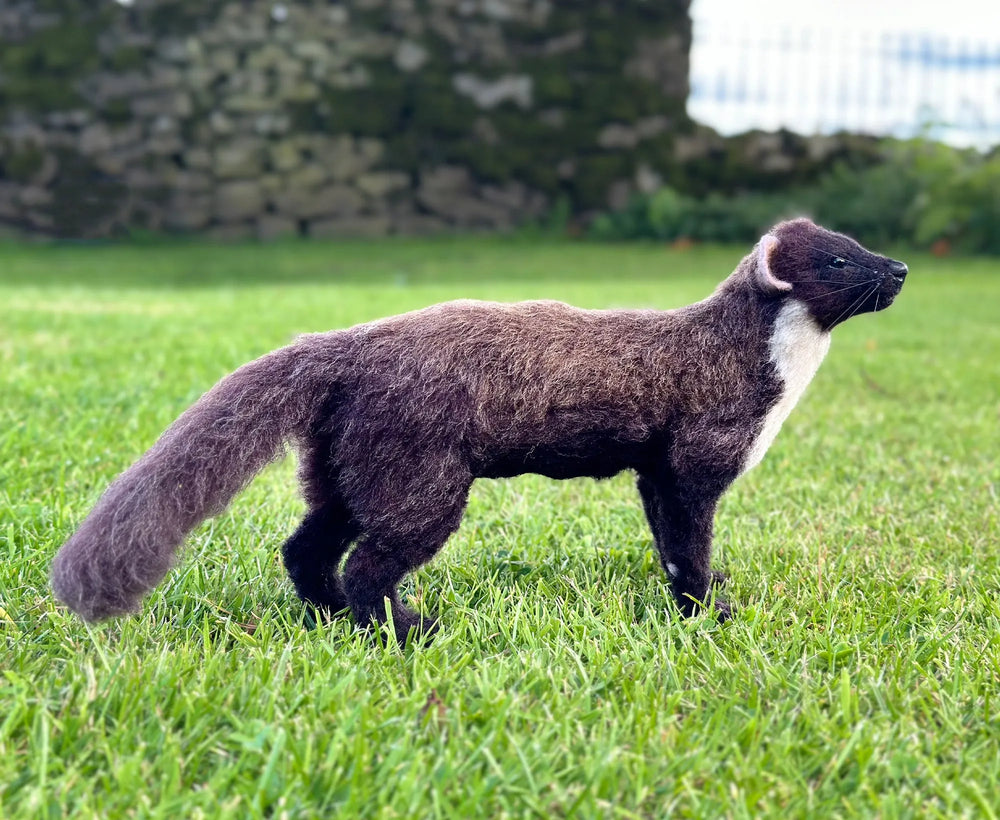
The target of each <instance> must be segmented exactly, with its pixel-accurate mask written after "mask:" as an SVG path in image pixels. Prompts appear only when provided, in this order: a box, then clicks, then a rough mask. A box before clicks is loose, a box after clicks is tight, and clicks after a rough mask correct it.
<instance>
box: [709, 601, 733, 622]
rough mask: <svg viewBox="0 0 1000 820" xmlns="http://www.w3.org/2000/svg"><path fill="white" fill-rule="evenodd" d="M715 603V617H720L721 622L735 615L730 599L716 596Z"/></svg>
mask: <svg viewBox="0 0 1000 820" xmlns="http://www.w3.org/2000/svg"><path fill="white" fill-rule="evenodd" d="M713 605H714V606H715V617H716V618H718V620H719V623H720V624H721V623H725V622H726V621H728V620H729V619H730V618H732V617H733V607H732V605H731V604H730V603H729V602H728V601H723V600H722V599H721V598H716V599H715V601H714V602H713Z"/></svg>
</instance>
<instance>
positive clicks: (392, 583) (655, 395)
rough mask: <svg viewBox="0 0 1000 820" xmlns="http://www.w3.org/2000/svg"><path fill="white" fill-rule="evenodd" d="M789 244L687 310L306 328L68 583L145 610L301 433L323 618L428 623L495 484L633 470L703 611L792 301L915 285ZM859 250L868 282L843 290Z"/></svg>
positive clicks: (867, 257)
mask: <svg viewBox="0 0 1000 820" xmlns="http://www.w3.org/2000/svg"><path fill="white" fill-rule="evenodd" d="M773 234H774V237H775V241H774V248H773V249H772V248H771V246H770V245H768V246H767V247H766V248H764V250H763V251H761V252H760V253H757V252H755V253H754V254H751V255H750V256H748V257H747V258H746V259H744V260H743V262H742V263H741V264H740V267H739V268H737V270H736V271H735V272H734V274H733V275H732V276H731V277H730V278H729V279H727V280H726V281H725V282H724V283H723V284H722V285H721V286H720V288H719V289H718V290H717V291H716V293H715V294H714V295H713V296H712V297H711V298H709V299H707V300H705V301H704V302H700V303H698V304H695V305H691V306H689V307H686V308H682V309H679V310H674V311H654V310H609V311H587V310H580V309H577V308H573V307H570V306H568V305H564V304H561V303H558V302H528V303H521V304H516V305H502V304H494V303H481V302H452V303H447V304H443V305H437V306H434V307H430V308H427V309H425V310H422V311H417V312H415V313H410V314H405V315H402V316H397V317H392V318H389V319H385V320H381V321H378V322H372V323H368V324H364V325H359V326H357V327H354V328H350V329H348V330H343V331H333V332H330V333H324V334H315V335H308V336H304V337H302V338H301V339H300V340H299V341H297V342H296V343H295V344H293V345H291V346H289V347H287V348H283V349H281V350H279V351H275V352H274V353H272V354H269V355H268V356H265V357H263V358H262V359H259V360H257V361H256V362H252V363H250V364H249V365H246V366H244V367H243V368H241V369H240V370H238V371H236V372H235V373H234V374H232V375H231V376H229V377H227V378H226V379H224V380H223V381H222V382H220V383H219V385H217V386H216V387H215V388H213V390H211V391H209V393H207V394H206V395H205V397H203V398H202V399H201V400H200V401H199V402H198V403H197V404H195V405H194V406H193V407H192V408H191V409H190V410H188V411H187V412H186V413H185V414H184V415H182V416H181V418H180V419H178V421H177V422H175V424H174V425H172V426H171V428H170V429H169V430H168V431H167V432H166V433H165V434H164V435H163V437H162V438H161V439H160V441H158V442H157V444H156V445H154V447H153V448H152V449H151V450H150V451H149V453H147V454H146V455H145V456H144V457H143V458H142V459H140V461H139V462H138V463H137V464H136V465H135V466H133V467H132V468H131V469H130V470H128V471H126V472H125V473H123V474H122V476H120V477H119V478H118V479H117V480H116V481H115V483H114V484H112V486H111V488H109V490H108V492H107V493H106V494H105V496H104V497H103V498H102V499H101V501H100V502H99V503H98V505H97V507H96V508H95V510H94V511H93V513H92V514H91V515H90V516H89V517H88V518H87V520H86V521H85V522H84V523H83V525H82V526H81V528H80V530H79V531H78V532H77V533H76V534H75V535H74V536H73V537H72V538H71V539H70V540H69V541H68V542H67V544H66V545H65V546H64V547H63V550H62V551H61V552H60V554H59V556H58V557H57V559H56V562H55V565H54V568H53V584H54V586H55V589H56V591H57V593H58V594H59V595H60V597H61V598H63V600H65V601H66V602H67V603H68V604H69V605H70V606H71V607H72V608H73V609H75V610H76V611H77V612H79V613H80V614H81V615H82V616H83V617H85V618H101V617H106V616H109V615H115V614H119V613H121V612H124V611H127V610H130V609H134V608H135V607H136V606H137V605H138V602H139V600H140V599H141V597H142V595H143V594H144V593H145V592H146V591H148V589H150V588H151V587H152V586H153V585H154V584H155V583H156V582H157V581H159V580H160V578H161V577H162V576H163V574H164V573H165V572H166V571H167V569H168V568H169V565H170V563H171V561H172V560H173V555H174V552H175V550H176V547H177V545H178V544H179V543H180V542H181V541H182V539H183V537H184V535H185V534H186V533H187V532H188V531H190V529H191V528H193V527H194V526H195V525H196V524H197V523H198V522H199V521H201V520H202V519H203V518H205V517H206V516H208V515H211V514H213V513H215V512H217V511H218V510H220V509H221V508H222V507H223V506H224V505H225V504H226V503H227V502H228V501H229V499H230V498H231V497H232V496H233V495H234V494H235V493H236V492H237V491H238V490H239V489H240V488H241V487H242V486H243V485H244V484H245V483H246V481H248V480H249V479H250V478H251V477H252V476H253V475H254V474H255V473H256V472H257V471H258V470H259V469H260V468H261V467H262V466H263V465H264V464H265V463H267V462H268V461H269V460H271V459H273V458H275V457H276V456H277V455H279V454H280V453H281V450H282V443H283V442H284V441H285V440H292V441H294V442H296V444H297V446H298V447H299V449H300V451H301V454H302V460H301V479H302V484H303V491H304V494H305V497H306V501H307V503H308V508H309V511H308V513H307V515H306V518H305V520H304V521H303V522H302V524H301V526H300V527H299V528H298V530H297V531H296V533H295V534H294V535H293V536H292V537H291V538H290V539H289V540H288V542H287V543H286V544H285V547H284V558H285V562H286V566H287V568H288V571H289V574H290V575H291V577H292V580H293V582H294V583H295V586H296V589H297V591H298V592H299V594H300V595H301V596H302V597H303V598H304V599H305V600H307V601H310V602H312V603H313V604H315V605H317V606H320V607H323V608H326V609H329V610H331V611H337V610H341V609H344V608H345V607H350V608H351V610H352V611H353V613H354V615H355V617H356V618H357V619H359V620H360V621H362V622H370V621H381V620H384V618H385V599H386V598H388V599H389V600H390V601H391V605H392V610H393V621H394V624H395V627H396V631H397V634H398V635H399V636H400V637H401V638H402V637H404V636H405V635H406V633H407V631H408V630H409V629H410V628H411V627H413V626H418V625H419V624H418V619H417V616H416V615H414V613H412V612H410V611H409V610H407V609H406V608H405V607H403V605H402V604H401V603H400V602H399V600H398V597H397V593H396V586H397V584H398V583H399V581H400V580H401V578H402V577H403V576H404V575H405V574H406V573H407V572H408V571H410V570H412V569H414V568H415V567H417V566H419V565H420V564H422V563H423V562H425V561H426V560H428V559H429V558H430V557H431V556H432V555H434V553H435V552H437V550H438V549H440V547H441V546H442V545H443V544H444V542H445V541H446V540H447V538H448V536H449V535H450V534H451V533H452V532H454V530H455V529H456V528H457V527H458V525H459V522H460V520H461V517H462V514H463V511H464V509H465V504H466V500H467V497H468V491H469V488H470V486H471V484H472V482H473V481H474V480H475V479H476V478H480V477H492V478H496V477H502V476H513V475H518V474H521V473H525V472H535V473H541V474H543V475H547V476H551V477H553V478H569V477H575V476H594V477H606V476H611V475H614V474H616V473H618V472H621V471H622V470H626V469H631V470H634V471H635V472H636V473H637V474H638V476H639V482H638V486H639V490H640V494H641V496H642V500H643V504H644V508H645V510H646V513H647V516H648V518H649V521H650V525H651V527H652V529H653V533H654V537H655V540H656V544H657V548H658V550H659V553H660V557H661V560H662V562H663V564H664V566H665V567H667V568H668V569H669V571H670V574H671V578H672V585H673V590H674V593H675V596H676V598H677V600H678V602H679V604H680V605H681V607H682V609H683V610H684V611H685V612H690V611H692V609H693V608H694V607H695V606H696V605H697V603H698V602H701V601H703V600H704V599H705V597H706V594H707V591H708V586H709V583H710V581H711V579H712V572H711V569H710V566H709V556H710V550H711V533H712V518H713V515H714V510H715V505H716V502H717V501H718V499H719V497H720V496H721V495H722V493H723V492H724V491H725V489H726V488H727V487H728V486H729V485H730V484H731V483H732V481H733V480H735V478H736V477H737V476H738V475H739V474H740V473H741V471H742V469H743V466H744V460H745V458H746V456H747V453H748V451H749V450H750V448H751V446H752V445H753V442H754V441H755V438H756V436H757V435H758V434H759V432H760V428H761V425H762V423H763V419H764V417H765V415H766V414H767V412H768V410H769V409H770V408H771V407H773V406H774V405H775V403H776V402H777V401H778V400H779V398H780V396H781V395H782V389H783V383H782V379H781V378H780V376H779V374H778V372H777V370H776V368H775V366H774V363H773V362H772V360H771V356H772V354H771V351H770V347H769V345H770V344H771V336H772V334H773V332H774V328H775V322H776V317H777V316H778V313H779V310H781V307H782V305H783V304H784V303H785V300H786V299H789V298H791V296H790V294H794V295H795V296H796V297H797V298H801V299H803V300H804V303H806V304H808V305H809V308H810V311H811V315H812V317H813V320H814V321H815V322H816V324H817V326H819V327H822V328H823V329H824V330H828V329H829V328H830V327H832V326H833V325H834V324H836V323H837V322H838V321H840V320H842V319H843V318H846V317H847V316H850V315H853V314H854V313H858V312H862V311H863V310H875V309H880V307H884V306H885V305H886V304H888V302H891V300H892V298H893V297H894V296H895V293H896V292H898V289H899V285H901V283H902V275H903V274H905V266H900V264H899V263H893V262H892V260H886V259H885V258H884V257H878V256H876V255H874V254H870V253H869V252H867V251H865V250H864V249H862V248H861V247H860V246H859V245H857V244H856V243H854V242H853V241H852V240H849V239H847V238H846V237H841V236H840V235H838V234H832V233H830V232H828V231H824V230H823V229H821V228H817V227H816V226H813V225H812V224H811V223H808V222H806V221H804V220H799V221H796V222H791V223H784V224H783V225H781V226H778V227H776V228H775V229H774V231H773ZM762 243H763V240H762ZM762 247H763V246H762ZM809 247H815V248H817V252H818V253H820V254H822V256H819V257H818V256H817V255H816V253H814V252H813V251H810V250H809V249H808V248H809ZM761 253H763V256H762V255H761ZM845 256H846V257H848V258H850V259H852V264H854V263H857V265H856V268H855V271H854V275H855V276H856V279H857V281H856V282H855V283H854V284H853V285H851V287H850V288H845V285H844V281H843V279H838V278H836V277H832V276H831V277H829V282H828V283H826V284H824V283H823V282H822V281H821V279H822V278H823V274H822V271H821V270H820V269H821V268H822V270H826V268H827V267H828V263H829V260H830V259H831V258H836V259H838V262H839V261H842V260H841V259H840V258H839V257H845ZM824 260H825V261H824ZM892 265H896V266H897V267H896V268H892ZM876 266H877V267H876ZM836 270H838V271H839V272H843V268H837V269H836ZM892 270H895V274H892V273H891V271H892ZM865 271H867V272H868V273H865ZM873 271H875V272H876V273H875V275H874V278H873V273H872V272H873ZM900 271H902V273H900ZM866 283H867V284H866ZM851 288H853V292H852V291H851ZM876 293H879V294H881V295H882V304H881V305H880V304H879V303H878V296H877V295H875V296H874V298H875V302H874V304H873V303H872V301H871V300H872V297H873V295H874V294H876ZM352 544H354V547H353V549H352V550H351V551H350V554H349V555H348V557H347V560H346V562H344V564H343V569H342V570H341V569H340V566H341V560H342V558H343V556H344V554H345V553H346V552H347V551H348V549H349V548H350V547H351V545H352ZM717 606H718V607H719V609H720V612H723V613H725V611H726V607H725V604H722V603H721V602H719V603H718V604H717Z"/></svg>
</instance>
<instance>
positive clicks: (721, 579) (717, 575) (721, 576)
mask: <svg viewBox="0 0 1000 820" xmlns="http://www.w3.org/2000/svg"><path fill="white" fill-rule="evenodd" d="M728 580H729V576H728V575H726V573H724V572H719V570H717V569H713V570H712V578H711V581H710V583H711V584H712V586H713V587H721V586H724V585H725V583H726V581H728Z"/></svg>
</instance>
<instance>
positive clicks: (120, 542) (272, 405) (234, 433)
mask: <svg viewBox="0 0 1000 820" xmlns="http://www.w3.org/2000/svg"><path fill="white" fill-rule="evenodd" d="M315 370H316V367H315V363H311V362H310V357H309V356H308V355H307V351H306V350H304V349H303V348H302V346H301V345H292V346H291V347H286V348H282V349H281V350H277V351H275V352H274V353H270V354H268V355H267V356H264V357H262V358H260V359H257V360H256V361H254V362H250V363H249V364H247V365H244V366H243V367H241V368H240V369H239V370H237V371H236V372H234V373H232V374H231V375H229V376H227V377H226V378H224V379H223V380H222V381H220V382H219V383H218V384H217V385H216V386H215V387H213V388H212V389H211V390H209V391H208V392H207V393H206V394H205V395H204V396H202V397H201V398H200V399H199V400H198V401H197V402H196V403H195V404H194V405H192V406H191V407H190V408H189V409H188V410H186V411H185V412H184V413H183V414H182V415H181V416H180V418H178V419H177V421H175V422H174V423H173V424H172V425H171V426H170V427H169V428H167V430H166V432H164V433H163V435H162V436H160V438H159V440H158V441H157V442H156V443H155V444H154V445H153V446H152V448H150V450H149V451H148V452H146V454H145V455H143V456H142V457H141V458H140V459H139V460H138V461H137V462H136V463H135V464H133V465H132V466H131V467H130V468H129V469H128V470H126V471H125V472H124V473H122V474H121V475H120V476H118V478H116V479H115V481H114V482H113V483H112V484H111V486H110V487H109V488H108V489H107V491H106V492H105V493H104V495H103V496H102V497H101V499H100V500H99V501H98V502H97V505H96V506H95V507H94V509H93V510H92V511H91V513H90V515H89V516H87V518H86V519H85V520H84V522H83V524H81V525H80V528H79V529H78V530H77V531H76V532H75V533H74V534H73V536H72V537H71V538H70V539H69V540H68V541H67V542H66V543H65V544H64V545H63V547H62V549H60V550H59V553H58V554H57V555H56V558H55V561H54V562H53V565H52V588H53V589H54V590H55V593H56V595H58V596H59V597H60V598H61V599H62V600H63V601H65V602H66V604H68V605H69V606H70V608H72V609H73V610H74V611H75V612H76V613H77V614H78V615H80V616H81V617H83V618H84V619H86V620H88V621H89V620H98V619H101V618H107V617H110V616H113V615H120V614H123V613H125V612H129V611H131V610H135V609H137V608H138V605H139V603H140V601H141V600H142V597H143V595H145V594H146V593H147V592H148V591H149V590H150V589H152V588H153V587H154V586H156V584H157V583H158V582H159V581H160V580H161V579H162V578H163V576H164V575H165V574H166V572H167V570H168V569H169V568H170V566H171V564H172V563H173V560H174V556H175V553H176V551H177V548H178V547H179V546H180V544H181V542H182V541H183V540H184V537H185V536H186V535H187V534H188V533H189V532H190V531H191V530H192V529H193V528H194V527H196V526H197V525H198V524H199V523H201V522H202V521H203V520H205V519H206V518H208V517H209V516H211V515H214V514H216V513H218V512H220V511H222V510H223V509H224V508H225V507H226V505H227V504H228V503H229V501H230V500H231V499H232V498H233V496H235V495H236V493H238V492H239V491H240V490H241V489H242V488H243V487H244V486H245V485H246V484H247V483H248V482H249V481H250V479H251V478H253V476H255V475H256V474H257V473H258V472H259V471H260V470H261V469H262V468H263V467H264V466H265V465H266V464H267V463H268V462H270V461H272V460H274V459H275V458H277V457H278V456H279V455H280V454H281V453H282V452H283V442H284V441H285V440H286V439H288V438H289V437H293V436H295V435H296V434H297V433H299V432H301V431H302V430H303V429H304V428H305V426H306V425H308V423H309V420H310V419H311V417H312V414H313V413H314V412H315V408H316V407H317V404H318V402H319V401H321V396H320V395H319V394H320V393H321V392H322V388H321V386H320V384H319V380H318V379H317V378H316V376H315Z"/></svg>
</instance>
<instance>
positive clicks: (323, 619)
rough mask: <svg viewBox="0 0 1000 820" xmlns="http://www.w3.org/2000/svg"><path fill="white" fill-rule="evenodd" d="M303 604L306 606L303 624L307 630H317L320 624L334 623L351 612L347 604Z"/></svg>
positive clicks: (308, 602)
mask: <svg viewBox="0 0 1000 820" xmlns="http://www.w3.org/2000/svg"><path fill="white" fill-rule="evenodd" d="M303 603H304V604H305V605H306V606H305V610H304V612H303V614H302V622H303V624H305V626H306V628H307V629H315V628H316V627H318V626H319V625H320V624H330V623H333V622H334V621H335V620H336V619H337V618H343V617H345V616H346V615H347V613H348V612H349V610H348V608H347V604H341V605H340V606H336V605H335V604H333V605H331V604H316V603H313V602H312V601H304V602H303ZM335 606H336V608H335Z"/></svg>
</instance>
